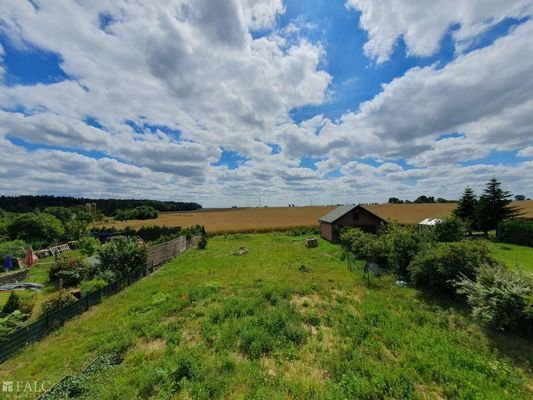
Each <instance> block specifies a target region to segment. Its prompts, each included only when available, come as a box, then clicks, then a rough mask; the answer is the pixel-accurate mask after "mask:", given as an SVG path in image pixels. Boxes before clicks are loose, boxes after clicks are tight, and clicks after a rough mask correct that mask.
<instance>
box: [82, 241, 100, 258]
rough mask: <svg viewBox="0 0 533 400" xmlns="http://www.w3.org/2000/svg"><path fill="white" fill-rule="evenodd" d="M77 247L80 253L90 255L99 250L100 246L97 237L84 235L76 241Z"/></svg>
mask: <svg viewBox="0 0 533 400" xmlns="http://www.w3.org/2000/svg"><path fill="white" fill-rule="evenodd" d="M78 247H79V248H80V250H81V253H82V254H84V255H86V256H87V257H90V256H92V255H93V254H95V253H96V252H97V251H98V250H100V247H102V246H101V244H100V241H99V240H98V239H96V238H94V237H92V236H84V237H82V238H81V239H80V241H79V242H78Z"/></svg>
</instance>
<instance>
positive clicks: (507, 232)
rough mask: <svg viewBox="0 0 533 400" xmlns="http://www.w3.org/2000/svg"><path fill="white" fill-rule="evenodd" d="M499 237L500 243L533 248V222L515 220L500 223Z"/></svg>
mask: <svg viewBox="0 0 533 400" xmlns="http://www.w3.org/2000/svg"><path fill="white" fill-rule="evenodd" d="M497 237H498V240H499V241H500V242H504V243H512V244H519V245H524V246H533V221H532V220H526V219H515V220H511V221H503V222H500V224H499V225H498V230H497Z"/></svg>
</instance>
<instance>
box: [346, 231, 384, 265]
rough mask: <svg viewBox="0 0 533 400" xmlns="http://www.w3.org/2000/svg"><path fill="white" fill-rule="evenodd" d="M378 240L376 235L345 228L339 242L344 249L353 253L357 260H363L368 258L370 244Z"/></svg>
mask: <svg viewBox="0 0 533 400" xmlns="http://www.w3.org/2000/svg"><path fill="white" fill-rule="evenodd" d="M375 239H376V236H375V235H372V234H370V233H365V232H363V231H362V230H361V229H359V228H344V229H342V230H341V231H340V234H339V240H340V242H341V245H342V247H344V249H346V250H348V251H351V252H352V253H353V254H354V255H355V257H356V258H359V259H363V258H366V257H367V256H368V250H369V246H370V242H372V241H374V240H375Z"/></svg>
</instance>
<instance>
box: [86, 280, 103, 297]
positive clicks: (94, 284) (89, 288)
mask: <svg viewBox="0 0 533 400" xmlns="http://www.w3.org/2000/svg"><path fill="white" fill-rule="evenodd" d="M106 285H107V282H106V281H105V280H104V279H91V280H90V281H83V282H82V283H81V285H80V290H81V294H82V296H87V295H89V294H91V293H94V292H97V291H98V290H100V289H102V288H103V287H104V286H106Z"/></svg>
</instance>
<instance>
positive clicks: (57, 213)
mask: <svg viewBox="0 0 533 400" xmlns="http://www.w3.org/2000/svg"><path fill="white" fill-rule="evenodd" d="M44 212H45V213H48V214H52V215H53V216H54V217H56V218H57V219H58V220H60V221H61V222H63V223H65V222H67V221H69V220H70V219H71V218H72V210H71V209H70V208H66V207H46V208H45V209H44Z"/></svg>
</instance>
